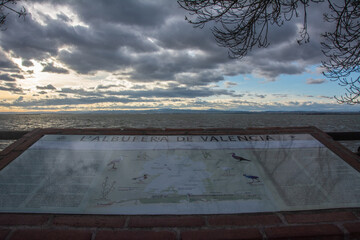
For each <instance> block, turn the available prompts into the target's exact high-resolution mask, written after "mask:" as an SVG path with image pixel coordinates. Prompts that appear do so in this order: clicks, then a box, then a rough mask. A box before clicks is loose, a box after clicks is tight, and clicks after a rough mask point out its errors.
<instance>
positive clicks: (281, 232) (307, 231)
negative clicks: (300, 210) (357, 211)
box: [265, 224, 343, 239]
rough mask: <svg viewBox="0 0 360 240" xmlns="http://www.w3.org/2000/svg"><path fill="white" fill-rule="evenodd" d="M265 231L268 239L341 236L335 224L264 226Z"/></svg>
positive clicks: (335, 237)
mask: <svg viewBox="0 0 360 240" xmlns="http://www.w3.org/2000/svg"><path fill="white" fill-rule="evenodd" d="M265 233H266V235H267V237H268V238H269V239H284V238H294V237H298V238H316V239H320V238H324V239H330V238H331V237H332V239H333V238H334V239H337V238H340V239H342V238H343V233H342V231H341V230H340V229H339V228H338V227H336V226H335V225H331V224H325V225H306V226H287V227H273V228H266V229H265Z"/></svg>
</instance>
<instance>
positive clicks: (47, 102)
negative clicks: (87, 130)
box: [0, 87, 154, 108]
mask: <svg viewBox="0 0 360 240" xmlns="http://www.w3.org/2000/svg"><path fill="white" fill-rule="evenodd" d="M0 90H1V87H0ZM21 100H22V99H21ZM134 102H144V103H146V102H154V100H137V99H129V98H119V97H106V98H98V97H83V98H59V99H41V100H30V101H18V100H16V101H14V102H12V103H0V106H5V107H10V106H13V107H30V108H32V107H38V106H47V107H51V106H59V105H87V104H96V103H124V104H126V103H134Z"/></svg>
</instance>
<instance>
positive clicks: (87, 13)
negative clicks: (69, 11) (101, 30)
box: [64, 0, 175, 27]
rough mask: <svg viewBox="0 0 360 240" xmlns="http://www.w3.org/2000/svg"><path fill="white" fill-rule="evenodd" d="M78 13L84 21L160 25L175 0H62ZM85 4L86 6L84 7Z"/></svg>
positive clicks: (169, 12)
mask: <svg viewBox="0 0 360 240" xmlns="http://www.w3.org/2000/svg"><path fill="white" fill-rule="evenodd" d="M64 2H70V5H71V6H72V8H73V9H74V10H76V12H77V13H78V14H79V15H80V17H81V19H82V20H83V21H84V22H87V23H92V24H94V25H96V24H102V23H104V22H112V23H122V24H126V25H131V26H141V27H143V26H147V27H153V26H157V25H161V24H162V23H163V22H164V21H165V17H166V16H167V15H168V14H171V9H169V8H167V7H168V6H169V5H174V4H173V3H168V2H175V1H167V0H162V1H142V0H126V1H124V0H122V1H97V0H92V1H88V0H80V1H78V0H77V1H64ZM84 6H86V7H84Z"/></svg>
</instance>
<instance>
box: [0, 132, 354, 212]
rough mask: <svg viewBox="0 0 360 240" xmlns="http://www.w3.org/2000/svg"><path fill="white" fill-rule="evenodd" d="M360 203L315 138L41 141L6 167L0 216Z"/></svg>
mask: <svg viewBox="0 0 360 240" xmlns="http://www.w3.org/2000/svg"><path fill="white" fill-rule="evenodd" d="M359 206H360V173H359V172H358V171H357V170H355V169H354V168H353V167H351V166H350V165H349V164H348V163H346V162H345V161H343V160H342V159H341V158H340V157H338V156H337V155H335V154H334V153H333V152H332V151H331V150H329V149H328V148H326V147H325V146H324V145H323V144H322V143H320V142H319V141H318V140H316V139H315V138H314V137H313V136H311V135H310V134H274V135H192V136H191V135H179V136H173V135H160V136H154V135H111V136H110V135H45V136H43V137H42V138H41V139H40V140H39V141H37V142H36V143H35V144H34V145H32V146H31V147H30V148H29V149H27V150H26V151H24V153H23V154H22V155H20V156H19V157H18V158H17V159H15V160H14V161H12V162H11V163H10V164H9V165H7V166H6V167H5V168H4V169H2V170H0V211H1V212H24V213H27V212H29V213H74V214H225V213H244V212H269V211H292V210H309V209H325V208H344V207H359Z"/></svg>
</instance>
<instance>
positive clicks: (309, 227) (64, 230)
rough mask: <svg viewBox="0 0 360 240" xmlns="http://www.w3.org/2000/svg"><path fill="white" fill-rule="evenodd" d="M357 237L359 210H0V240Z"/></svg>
mask: <svg viewBox="0 0 360 240" xmlns="http://www.w3.org/2000/svg"><path fill="white" fill-rule="evenodd" d="M288 238H300V239H306V238H309V239H310V238H312V239H360V209H342V210H340V209H339V210H325V211H306V212H296V213H294V212H292V213H290V212H289V213H269V214H236V215H182V216H104V215H55V214H0V240H5V239H6V240H18V239H19V240H20V239H21V240H23V239H29V240H34V239H57V240H62V239H79V240H81V239H84V240H85V239H86V240H103V239H107V240H112V239H288Z"/></svg>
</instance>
